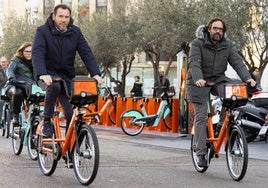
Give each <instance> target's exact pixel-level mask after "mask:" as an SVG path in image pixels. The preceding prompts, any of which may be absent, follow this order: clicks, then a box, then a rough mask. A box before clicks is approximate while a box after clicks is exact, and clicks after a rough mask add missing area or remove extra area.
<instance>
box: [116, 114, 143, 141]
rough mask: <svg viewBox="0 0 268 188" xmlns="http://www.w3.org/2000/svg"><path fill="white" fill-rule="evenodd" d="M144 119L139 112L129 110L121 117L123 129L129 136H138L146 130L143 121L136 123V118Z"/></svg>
mask: <svg viewBox="0 0 268 188" xmlns="http://www.w3.org/2000/svg"><path fill="white" fill-rule="evenodd" d="M141 117H143V114H142V113H141V112H140V111H138V110H134V109H132V110H127V111H125V112H124V113H123V114H122V115H121V129H122V131H123V132H124V133H125V134H127V135H129V136H136V135H138V134H140V133H141V132H142V131H143V129H144V122H143V121H142V120H140V121H136V118H141Z"/></svg>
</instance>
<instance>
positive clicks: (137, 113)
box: [121, 109, 143, 118]
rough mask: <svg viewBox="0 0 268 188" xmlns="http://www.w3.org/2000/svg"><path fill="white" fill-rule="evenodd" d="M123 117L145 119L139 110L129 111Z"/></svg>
mask: <svg viewBox="0 0 268 188" xmlns="http://www.w3.org/2000/svg"><path fill="white" fill-rule="evenodd" d="M121 117H136V118H139V117H143V115H142V113H141V112H140V111H138V110H133V109H132V110H127V111H125V112H124V113H123V114H122V115H121Z"/></svg>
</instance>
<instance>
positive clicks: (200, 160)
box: [197, 155, 207, 167]
mask: <svg viewBox="0 0 268 188" xmlns="http://www.w3.org/2000/svg"><path fill="white" fill-rule="evenodd" d="M197 164H198V166H199V167H206V166H207V160H206V158H205V155H199V156H198V162H197Z"/></svg>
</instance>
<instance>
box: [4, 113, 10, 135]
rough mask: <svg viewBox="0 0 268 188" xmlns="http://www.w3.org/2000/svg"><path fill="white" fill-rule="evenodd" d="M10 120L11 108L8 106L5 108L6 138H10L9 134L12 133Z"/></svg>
mask: <svg viewBox="0 0 268 188" xmlns="http://www.w3.org/2000/svg"><path fill="white" fill-rule="evenodd" d="M10 121H11V117H10V110H9V109H8V108H6V109H5V124H6V125H5V128H6V138H9V134H10Z"/></svg>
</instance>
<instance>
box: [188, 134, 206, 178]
mask: <svg viewBox="0 0 268 188" xmlns="http://www.w3.org/2000/svg"><path fill="white" fill-rule="evenodd" d="M191 157H192V162H193V165H194V168H195V169H196V171H197V172H200V173H203V172H205V171H206V170H207V169H208V166H206V167H200V166H199V165H198V157H197V155H196V144H195V135H192V139H191Z"/></svg>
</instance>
